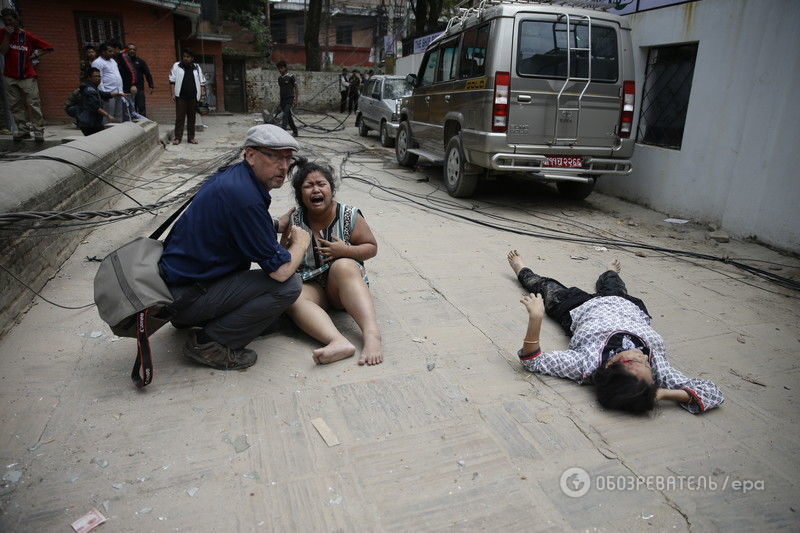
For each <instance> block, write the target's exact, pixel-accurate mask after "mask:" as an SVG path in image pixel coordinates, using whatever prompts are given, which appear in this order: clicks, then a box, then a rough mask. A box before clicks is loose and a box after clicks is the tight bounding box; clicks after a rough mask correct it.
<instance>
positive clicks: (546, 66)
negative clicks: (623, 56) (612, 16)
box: [517, 20, 619, 82]
mask: <svg viewBox="0 0 800 533" xmlns="http://www.w3.org/2000/svg"><path fill="white" fill-rule="evenodd" d="M570 26H571V31H570V32H569V34H568V33H567V25H566V23H565V22H564V21H561V22H545V21H541V20H523V21H522V22H520V25H519V39H518V43H519V45H518V47H517V74H519V75H520V76H536V77H542V78H566V77H567V38H569V39H570V43H569V46H570V48H587V47H589V44H588V42H589V26H588V25H587V24H586V23H584V22H577V23H571V24H570ZM591 52H592V72H591V78H592V81H606V82H615V81H617V79H618V77H619V58H618V55H619V54H618V47H617V32H616V30H614V28H610V27H608V26H597V25H596V24H592V43H591ZM588 57H589V53H588V52H586V51H585V50H584V51H581V50H573V51H572V57H571V58H570V77H572V78H586V77H588V76H589V62H588V61H587V58H588Z"/></svg>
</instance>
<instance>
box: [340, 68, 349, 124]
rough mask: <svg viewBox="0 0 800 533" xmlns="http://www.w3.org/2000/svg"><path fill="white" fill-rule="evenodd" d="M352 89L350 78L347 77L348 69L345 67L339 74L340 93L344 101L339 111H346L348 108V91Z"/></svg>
mask: <svg viewBox="0 0 800 533" xmlns="http://www.w3.org/2000/svg"><path fill="white" fill-rule="evenodd" d="M349 89H350V80H348V79H347V69H346V68H343V69H342V73H341V74H339V93H340V94H341V95H342V103H341V104H339V113H344V110H345V109H346V108H347V96H348V95H347V93H348V91H349Z"/></svg>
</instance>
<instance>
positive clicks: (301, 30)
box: [297, 21, 306, 44]
mask: <svg viewBox="0 0 800 533" xmlns="http://www.w3.org/2000/svg"><path fill="white" fill-rule="evenodd" d="M305 38H306V23H305V22H303V21H300V22H298V23H297V42H298V43H300V44H302V43H304V42H305Z"/></svg>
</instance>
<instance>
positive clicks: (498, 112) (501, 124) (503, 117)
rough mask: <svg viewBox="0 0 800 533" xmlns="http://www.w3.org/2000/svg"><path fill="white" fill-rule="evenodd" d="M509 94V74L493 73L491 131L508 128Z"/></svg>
mask: <svg viewBox="0 0 800 533" xmlns="http://www.w3.org/2000/svg"><path fill="white" fill-rule="evenodd" d="M510 95H511V74H509V73H508V72H495V73H494V103H493V105H492V131H500V132H502V131H506V130H507V129H508V99H509V96H510Z"/></svg>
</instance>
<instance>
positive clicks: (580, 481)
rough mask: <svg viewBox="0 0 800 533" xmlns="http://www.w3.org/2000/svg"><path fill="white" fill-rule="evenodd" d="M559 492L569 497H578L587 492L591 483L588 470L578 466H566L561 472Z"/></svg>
mask: <svg viewBox="0 0 800 533" xmlns="http://www.w3.org/2000/svg"><path fill="white" fill-rule="evenodd" d="M559 484H560V485H561V492H563V493H564V494H566V495H567V496H569V497H570V498H580V497H581V496H583V495H584V494H586V493H587V492H589V487H591V485H592V480H591V478H590V477H589V472H587V471H586V470H584V469H583V468H580V467H578V466H573V467H572V468H567V469H566V470H564V473H563V474H561V480H560V482H559Z"/></svg>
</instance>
